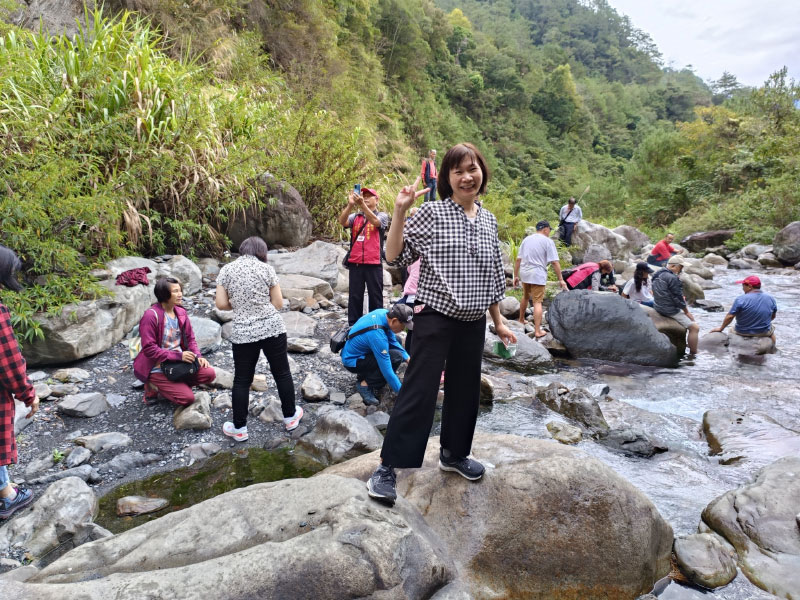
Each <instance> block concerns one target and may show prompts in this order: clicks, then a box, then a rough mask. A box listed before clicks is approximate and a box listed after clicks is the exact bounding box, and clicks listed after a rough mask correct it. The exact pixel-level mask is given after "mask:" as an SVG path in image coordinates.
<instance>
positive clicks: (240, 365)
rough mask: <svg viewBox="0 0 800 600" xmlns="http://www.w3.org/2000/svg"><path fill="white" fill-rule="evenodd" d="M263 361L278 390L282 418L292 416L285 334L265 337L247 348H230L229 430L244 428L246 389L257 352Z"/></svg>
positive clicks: (247, 400)
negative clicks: (231, 415)
mask: <svg viewBox="0 0 800 600" xmlns="http://www.w3.org/2000/svg"><path fill="white" fill-rule="evenodd" d="M262 351H263V352H264V356H266V357H267V361H268V362H269V370H270V371H271V372H272V377H273V378H274V379H275V384H276V385H277V386H278V396H280V399H281V408H282V409H283V416H284V417H291V416H293V415H294V411H295V405H294V394H295V392H294V382H293V381H292V372H291V371H290V370H289V355H288V354H287V351H286V334H285V333H282V334H280V335H278V336H275V337H268V338H265V339H263V340H259V341H258V342H250V343H249V344H233V395H232V396H233V398H232V403H233V426H234V427H236V428H237V429H238V428H240V427H244V426H245V425H247V409H248V408H249V405H250V385H251V384H252V383H253V376H254V375H255V372H256V364H257V363H258V357H259V356H260V355H261V352H262Z"/></svg>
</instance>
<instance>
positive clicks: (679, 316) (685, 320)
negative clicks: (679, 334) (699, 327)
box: [667, 312, 694, 329]
mask: <svg viewBox="0 0 800 600" xmlns="http://www.w3.org/2000/svg"><path fill="white" fill-rule="evenodd" d="M667 318H669V319H672V320H673V321H677V322H678V323H680V324H681V327H683V328H684V329H689V327H691V326H692V323H693V322H694V321H692V320H691V319H690V318H689V317H687V316H686V313H685V312H679V313H675V314H674V315H669V316H668V317H667Z"/></svg>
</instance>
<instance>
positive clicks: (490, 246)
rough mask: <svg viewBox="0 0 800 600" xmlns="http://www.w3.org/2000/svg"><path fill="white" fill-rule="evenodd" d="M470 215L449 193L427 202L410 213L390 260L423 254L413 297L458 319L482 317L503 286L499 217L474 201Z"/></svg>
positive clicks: (394, 263)
mask: <svg viewBox="0 0 800 600" xmlns="http://www.w3.org/2000/svg"><path fill="white" fill-rule="evenodd" d="M476 204H477V207H478V213H477V215H476V216H475V220H474V221H470V219H468V218H467V215H466V214H464V209H463V208H461V206H459V205H458V204H456V203H455V202H453V201H452V200H451V199H450V198H446V199H445V200H440V201H439V202H426V203H425V204H423V205H422V206H421V207H420V209H419V212H417V214H415V215H414V216H413V217H411V218H410V219H408V221H406V224H405V228H404V230H403V250H402V252H401V253H400V255H399V256H398V257H397V258H396V259H395V260H393V261H392V262H390V263H389V264H390V265H392V266H397V267H401V266H406V265H410V264H411V263H412V262H414V261H415V260H417V258H420V257H421V258H422V262H421V263H420V270H419V287H418V288H417V297H416V302H417V303H418V304H426V305H427V306H430V307H431V308H432V309H434V310H436V311H439V312H440V313H442V314H444V315H447V316H448V317H453V318H455V319H459V320H461V321H474V320H476V319H480V318H481V317H482V316H483V315H484V314H485V313H486V309H488V308H489V306H490V305H492V304H494V303H496V302H500V300H502V299H503V297H504V295H505V291H506V277H505V273H504V271H503V260H502V257H501V255H500V245H499V244H498V240H497V220H496V219H495V218H494V215H493V214H492V213H490V212H489V211H488V210H484V209H483V208H482V207H481V205H480V204H479V203H476Z"/></svg>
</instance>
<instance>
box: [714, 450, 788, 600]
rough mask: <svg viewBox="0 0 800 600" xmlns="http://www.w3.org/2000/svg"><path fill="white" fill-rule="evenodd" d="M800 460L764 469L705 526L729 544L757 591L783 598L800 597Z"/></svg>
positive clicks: (718, 503)
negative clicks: (798, 518) (764, 591)
mask: <svg viewBox="0 0 800 600" xmlns="http://www.w3.org/2000/svg"><path fill="white" fill-rule="evenodd" d="M798 513H800V458H798V457H797V456H789V457H785V458H782V459H780V460H778V461H776V462H774V463H772V464H771V465H768V466H766V467H764V468H763V469H761V471H760V472H759V473H758V475H757V476H756V479H755V481H753V482H752V483H750V484H747V485H744V486H742V487H740V488H738V489H735V490H731V491H729V492H726V493H725V494H723V495H722V496H720V497H719V498H717V499H716V500H714V501H712V502H711V503H710V504H709V505H708V506H707V507H706V508H705V510H704V511H703V521H704V522H705V523H706V524H707V525H708V526H709V527H711V529H713V530H714V531H716V532H717V533H719V534H720V535H721V536H722V537H724V538H725V539H726V540H728V542H730V543H731V544H732V545H733V547H734V548H736V551H737V552H738V554H739V567H740V568H741V569H742V572H743V573H744V574H745V575H747V577H748V579H750V581H752V582H753V583H754V584H756V585H757V586H758V587H760V588H762V589H765V590H767V591H768V592H770V593H771V594H775V595H776V596H778V597H781V598H790V599H793V598H797V597H798V592H799V591H800V532H798V523H797V515H798Z"/></svg>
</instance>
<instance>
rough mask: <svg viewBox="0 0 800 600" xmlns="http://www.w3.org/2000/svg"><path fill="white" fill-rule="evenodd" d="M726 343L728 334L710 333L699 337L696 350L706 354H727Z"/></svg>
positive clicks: (722, 332)
mask: <svg viewBox="0 0 800 600" xmlns="http://www.w3.org/2000/svg"><path fill="white" fill-rule="evenodd" d="M728 341H729V340H728V334H727V333H725V332H724V331H712V332H710V333H706V334H704V335H701V336H700V340H699V341H698V343H697V348H698V349H699V350H705V351H707V352H721V351H726V352H727V349H728Z"/></svg>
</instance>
